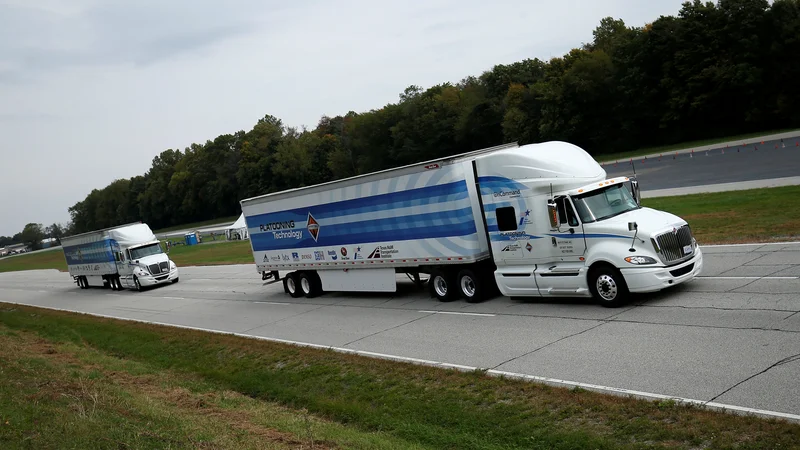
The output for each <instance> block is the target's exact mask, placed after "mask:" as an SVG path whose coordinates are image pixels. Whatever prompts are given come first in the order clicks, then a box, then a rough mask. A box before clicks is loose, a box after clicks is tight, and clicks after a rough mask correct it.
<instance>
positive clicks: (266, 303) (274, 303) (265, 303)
mask: <svg viewBox="0 0 800 450" xmlns="http://www.w3.org/2000/svg"><path fill="white" fill-rule="evenodd" d="M253 303H257V304H259V305H291V303H281V302H253Z"/></svg>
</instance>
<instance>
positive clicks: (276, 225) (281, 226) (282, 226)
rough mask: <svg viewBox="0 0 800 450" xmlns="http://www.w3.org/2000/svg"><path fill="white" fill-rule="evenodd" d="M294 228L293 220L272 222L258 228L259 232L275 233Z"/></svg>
mask: <svg viewBox="0 0 800 450" xmlns="http://www.w3.org/2000/svg"><path fill="white" fill-rule="evenodd" d="M291 228H294V220H290V221H288V222H272V223H266V224H262V225H259V226H258V229H259V230H261V231H275V230H288V229H291Z"/></svg>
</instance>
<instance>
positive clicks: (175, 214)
mask: <svg viewBox="0 0 800 450" xmlns="http://www.w3.org/2000/svg"><path fill="white" fill-rule="evenodd" d="M799 55H800V0H776V1H775V2H774V3H773V4H772V5H770V4H769V3H768V2H767V0H720V1H719V2H718V3H717V4H713V3H702V2H700V1H699V0H695V1H693V2H687V3H685V4H684V5H683V7H682V8H681V10H680V11H679V13H678V15H677V16H674V17H673V16H669V17H660V18H658V19H657V20H655V21H654V22H652V23H649V24H646V25H645V26H643V27H629V26H627V25H626V24H625V23H623V22H622V21H621V20H616V19H613V18H606V19H603V20H602V21H601V22H600V25H599V26H598V27H597V29H595V31H594V38H593V40H592V42H591V43H587V44H585V45H583V46H582V47H581V48H578V49H574V50H572V51H570V52H569V53H567V54H566V55H564V56H563V57H560V58H554V59H552V60H550V61H541V60H538V59H528V60H524V61H520V62H517V63H514V64H509V65H498V66H495V67H494V68H492V69H491V70H489V71H487V72H485V73H483V74H482V75H480V76H478V77H474V76H470V77H467V78H465V79H464V80H462V81H461V82H459V83H457V84H449V83H445V84H441V85H438V86H433V87H430V88H428V89H423V88H420V87H418V86H411V87H409V88H407V89H406V90H405V91H404V92H403V93H402V94H401V95H400V99H399V101H398V102H397V103H392V104H388V105H385V106H383V107H381V108H379V109H375V110H372V111H368V112H363V113H355V112H349V113H347V114H345V115H343V116H337V117H323V118H322V119H321V120H320V121H319V123H318V125H317V127H316V128H315V129H314V130H298V129H295V128H291V127H287V126H286V125H285V124H283V123H282V122H281V120H280V119H278V118H276V117H272V116H269V115H267V116H265V117H263V118H261V119H259V120H258V122H257V123H256V124H255V125H254V126H253V128H252V129H251V130H250V131H247V132H245V131H238V132H236V133H233V134H227V135H222V136H219V137H217V138H216V139H214V140H213V141H207V142H206V143H205V144H192V145H191V146H189V147H188V148H186V149H184V150H182V151H181V150H173V149H170V150H166V151H164V152H163V153H161V154H160V155H159V156H157V157H156V158H154V159H153V165H152V168H151V169H150V170H149V171H148V172H147V173H146V174H144V175H143V176H137V177H134V178H132V179H130V180H117V181H114V182H113V183H111V184H110V185H109V186H107V187H105V188H104V189H102V190H94V191H92V192H91V193H89V195H88V196H87V197H86V199H84V200H83V201H81V202H79V203H77V204H75V205H74V206H72V207H71V208H69V212H70V214H71V216H72V221H73V223H72V227H71V229H70V230H69V231H72V232H82V231H88V230H92V229H98V228H104V227H108V226H112V225H115V224H120V223H126V222H132V221H138V220H141V221H144V222H147V223H149V224H150V225H151V226H152V227H155V228H159V227H164V226H169V225H178V224H181V223H186V222H191V221H197V220H206V219H212V218H215V217H222V216H231V215H234V214H237V213H238V212H239V200H240V199H242V198H246V197H249V196H255V195H260V194H265V193H268V192H275V191H279V190H283V189H288V188H294V187H299V186H307V185H311V184H316V183H320V182H324V181H329V180H333V179H339V178H343V177H348V176H352V175H356V174H361V173H365V172H370V171H375V170H379V169H385V168H389V167H394V166H398V165H403V164H409V163H414V162H419V161H423V160H428V159H432V158H437V157H443V156H448V155H453V154H456V153H461V152H466V151H469V150H473V149H477V148H482V147H487V146H492V145H497V144H501V143H503V142H508V141H518V142H520V143H521V144H525V143H530V142H539V141H544V140H556V139H557V140H565V141H569V142H573V143H575V144H577V145H580V146H582V147H583V148H585V149H586V150H588V151H589V152H590V153H593V154H602V153H604V152H616V151H623V150H630V149H634V148H637V147H641V146H651V145H660V144H668V143H674V142H679V141H682V140H689V139H699V138H708V137H717V136H722V135H726V134H737V133H743V132H749V131H761V130H770V129H776V128H786V127H797V126H800V108H798V107H797V103H798V102H800V83H798V82H797V80H800V57H798V56H799Z"/></svg>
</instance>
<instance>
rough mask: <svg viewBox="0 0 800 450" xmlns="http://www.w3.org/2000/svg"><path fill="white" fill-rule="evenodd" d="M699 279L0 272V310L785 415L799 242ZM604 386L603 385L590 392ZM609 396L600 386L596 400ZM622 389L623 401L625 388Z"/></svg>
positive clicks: (738, 250) (791, 394)
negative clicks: (112, 287) (620, 293)
mask: <svg viewBox="0 0 800 450" xmlns="http://www.w3.org/2000/svg"><path fill="white" fill-rule="evenodd" d="M704 251H705V258H706V263H705V269H704V270H705V271H704V273H703V278H700V279H697V280H695V281H694V282H692V283H689V284H687V285H682V286H677V287H675V288H672V289H671V290H668V291H664V292H661V293H657V294H650V295H645V296H640V297H637V298H635V299H634V301H633V302H632V303H631V304H630V305H628V306H626V307H623V308H619V309H606V308H602V307H599V306H596V305H593V304H591V303H589V302H587V301H585V300H573V299H565V300H561V299H559V300H550V299H547V300H545V299H529V300H524V301H522V300H511V299H508V298H496V299H493V300H489V301H487V302H484V303H481V304H476V305H472V304H467V303H465V302H460V301H459V302H454V303H439V302H437V301H435V300H432V299H430V298H429V297H428V296H427V294H426V293H424V292H420V291H418V290H416V288H415V287H414V286H413V285H412V284H410V283H403V284H402V286H401V287H402V290H401V292H400V293H398V294H395V295H372V294H370V295H358V294H356V295H353V294H326V295H324V296H322V297H319V298H316V299H291V298H289V297H288V296H287V295H285V294H284V293H283V291H282V288H281V287H280V286H279V285H274V284H273V285H264V283H263V282H262V281H261V279H260V276H259V275H258V274H257V273H256V272H255V269H254V267H253V266H250V265H241V266H225V267H186V268H182V269H181V271H182V274H181V282H180V283H179V284H174V285H169V286H164V287H160V288H156V289H152V290H149V291H146V292H143V293H136V292H129V291H126V292H120V293H112V292H111V291H108V290H103V289H99V288H95V289H91V290H86V291H84V290H80V289H78V288H77V287H76V286H75V285H74V284H72V283H71V279H70V277H69V276H68V275H67V274H65V273H59V272H56V271H38V272H17V273H5V274H0V302H15V303H21V304H27V305H34V306H41V307H47V308H59V309H67V310H71V311H80V312H86V313H93V314H101V315H106V316H112V317H118V318H127V319H136V320H145V321H151V322H156V323H163V324H172V325H181V326H190V327H198V328H204V329H210V330H217V331H225V332H235V333H242V334H246V335H250V336H259V337H267V338H275V339H282V340H289V341H296V342H303V343H310V344H318V345H323V346H333V347H338V348H345V349H352V350H359V351H362V352H372V353H379V354H381V355H384V356H386V355H393V356H396V357H403V358H416V359H422V360H425V361H426V362H427V363H433V362H435V363H445V364H451V365H459V366H469V367H481V368H491V369H494V370H496V371H505V372H513V373H517V374H527V375H533V376H537V377H548V378H552V379H558V380H568V381H570V382H579V383H588V384H591V385H597V386H602V387H608V388H614V389H627V390H633V391H640V392H644V393H654V394H661V395H666V396H671V397H679V398H688V399H695V400H699V401H702V402H713V403H721V404H727V405H736V406H740V407H746V408H755V409H759V410H768V411H775V412H779V413H788V414H791V415H796V416H794V417H790V418H792V419H795V420H800V383H798V382H797V374H798V373H800V314H799V313H800V296H798V292H800V244H778V245H745V246H721V247H704ZM603 389H606V388H603ZM606 390H610V389H606ZM626 392H627V391H626Z"/></svg>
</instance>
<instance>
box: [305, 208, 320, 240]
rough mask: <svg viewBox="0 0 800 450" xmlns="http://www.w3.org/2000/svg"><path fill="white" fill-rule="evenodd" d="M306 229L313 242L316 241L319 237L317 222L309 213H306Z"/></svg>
mask: <svg viewBox="0 0 800 450" xmlns="http://www.w3.org/2000/svg"><path fill="white" fill-rule="evenodd" d="M306 229H308V233H309V234H310V235H311V237H312V238H314V242H316V241H317V237H318V236H319V222H317V219H315V218H314V216H312V215H311V212H310V211H309V213H308V223H307V224H306Z"/></svg>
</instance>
